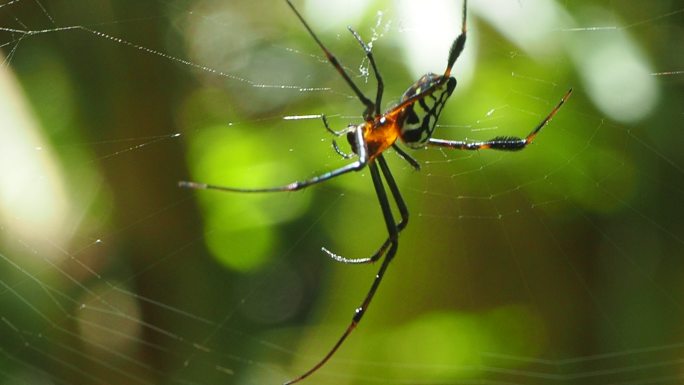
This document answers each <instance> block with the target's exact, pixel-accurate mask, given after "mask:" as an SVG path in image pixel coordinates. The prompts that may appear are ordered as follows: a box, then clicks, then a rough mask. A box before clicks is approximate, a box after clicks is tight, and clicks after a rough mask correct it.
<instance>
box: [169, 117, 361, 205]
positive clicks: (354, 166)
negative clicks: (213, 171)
mask: <svg viewBox="0 0 684 385" xmlns="http://www.w3.org/2000/svg"><path fill="white" fill-rule="evenodd" d="M350 133H351V134H352V135H353V137H354V140H356V143H358V145H357V146H356V152H357V155H358V156H359V159H358V160H357V161H356V162H353V163H350V164H348V165H346V166H342V167H340V168H337V169H335V170H332V171H329V172H326V173H325V174H321V175H317V176H315V177H313V178H310V179H306V180H302V181H295V182H292V183H288V184H286V185H282V186H275V187H262V188H242V187H228V186H219V185H212V184H207V183H198V182H189V181H180V182H178V186H179V187H182V188H189V189H195V190H219V191H228V192H238V193H265V192H285V191H297V190H301V189H303V188H307V187H309V186H312V185H315V184H318V183H321V182H325V181H327V180H330V179H332V178H335V177H338V176H340V175H344V174H346V173H348V172H350V171H359V170H361V169H363V168H364V167H366V165H367V164H368V161H369V159H370V158H369V154H368V147H367V145H366V140H365V139H364V137H363V129H361V127H360V126H359V127H356V128H355V129H354V130H353V131H350Z"/></svg>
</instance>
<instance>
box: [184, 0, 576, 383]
mask: <svg viewBox="0 0 684 385" xmlns="http://www.w3.org/2000/svg"><path fill="white" fill-rule="evenodd" d="M286 1H287V4H288V5H289V6H290V8H291V9H292V11H293V12H294V13H295V15H296V16H297V18H299V20H300V21H301V23H302V24H303V25H304V27H305V28H306V30H307V31H308V32H309V34H310V35H311V37H312V38H313V39H314V40H315V41H316V43H317V44H318V46H319V47H320V48H321V50H323V52H324V53H325V56H326V57H327V59H328V61H329V62H330V63H331V64H332V65H333V67H334V68H335V70H336V71H337V72H338V73H339V74H340V75H341V76H342V78H343V79H344V81H345V82H346V83H347V85H348V86H349V87H350V88H351V90H352V91H353V92H354V94H355V95H356V97H357V98H358V99H359V101H360V102H361V103H362V104H363V105H364V107H365V108H364V110H363V114H362V117H363V123H361V124H358V125H349V126H348V127H347V128H346V129H344V130H341V131H335V130H333V129H331V128H330V126H329V125H328V120H327V119H326V117H325V115H321V119H322V120H323V125H324V126H325V128H326V129H327V130H328V131H329V132H330V133H332V134H334V135H335V136H338V137H339V136H343V135H346V136H347V140H348V141H349V144H350V145H351V148H352V151H353V154H345V153H344V152H342V151H341V150H340V149H339V148H338V147H337V143H336V142H335V141H334V140H333V145H334V148H335V151H337V153H338V154H340V155H341V156H343V157H344V158H347V159H348V158H352V157H354V156H356V157H358V159H357V160H356V161H354V162H352V163H349V164H347V165H346V166H343V167H340V168H337V169H335V170H332V171H329V172H326V173H324V174H321V175H318V176H315V177H313V178H310V179H306V180H302V181H295V182H292V183H289V184H286V185H281V186H275V187H264V188H240V187H225V186H216V185H209V184H205V183H195V182H180V183H179V185H180V186H181V187H187V188H194V189H213V190H222V191H232V192H242V193H259V192H278V191H296V190H300V189H303V188H306V187H309V186H312V185H314V184H317V183H321V182H325V181H327V180H329V179H332V178H335V177H338V176H340V175H343V174H347V173H349V172H352V171H359V170H362V169H364V168H365V167H368V169H369V170H370V175H371V178H372V181H373V187H374V188H375V194H376V195H377V197H378V202H379V204H380V209H381V210H382V216H383V218H384V220H385V225H386V226H387V233H388V237H387V239H386V240H385V242H384V243H383V244H382V245H381V246H380V247H379V248H378V249H377V250H376V251H375V253H373V254H372V255H371V256H370V257H368V258H358V259H349V258H344V257H342V256H339V255H337V254H334V253H332V252H330V251H328V250H327V249H325V248H323V251H325V252H326V253H327V254H328V255H329V256H330V257H331V258H333V259H334V260H336V261H338V262H342V263H349V264H363V263H373V262H376V261H379V260H381V259H382V262H381V264H380V268H379V270H378V273H377V274H376V275H375V278H374V280H373V283H372V284H371V287H370V289H369V290H368V293H367V294H366V296H365V297H364V299H363V301H362V302H361V305H360V306H359V307H358V308H356V310H355V311H354V315H353V316H352V320H351V322H350V323H349V326H348V327H347V329H346V330H345V331H344V332H343V333H342V336H340V337H339V338H338V340H337V343H335V345H333V347H332V349H330V351H328V353H327V354H326V355H325V356H324V357H323V358H322V359H321V360H320V361H319V362H318V363H317V364H316V365H314V366H313V367H312V368H311V369H309V370H308V371H306V372H304V373H303V374H301V375H299V376H298V377H296V378H294V379H292V380H290V381H288V382H286V383H285V385H289V384H293V383H295V382H298V381H300V380H302V379H304V378H306V377H308V376H309V375H311V374H312V373H314V372H315V371H316V370H318V369H319V368H320V367H322V366H323V365H324V364H325V363H326V362H327V361H328V360H329V359H330V357H332V355H333V354H335V352H336V351H337V349H338V348H339V347H340V346H341V345H342V343H343V342H344V340H345V339H346V338H347V337H348V336H349V334H350V333H351V332H352V330H354V328H356V325H358V323H359V322H360V321H361V319H362V318H363V315H364V314H365V313H366V310H367V309H368V306H369V305H370V302H371V300H372V299H373V297H374V296H375V292H376V290H377V289H378V287H379V286H380V282H382V279H383V277H384V276H385V271H386V270H387V267H388V266H389V264H390V262H391V261H392V259H393V258H394V256H395V254H396V252H397V249H398V247H399V233H400V232H401V231H402V230H403V229H404V228H405V227H406V224H407V223H408V218H409V212H408V207H407V206H406V203H405V202H404V199H403V198H402V197H401V193H400V191H399V187H398V186H397V184H396V182H395V181H394V177H393V176H392V172H391V171H390V169H389V166H388V164H387V162H386V161H385V158H384V151H385V150H387V149H389V148H390V147H392V148H393V149H394V151H395V152H396V153H397V154H399V156H401V157H402V158H403V159H404V160H406V161H407V162H408V163H409V164H410V165H411V166H412V167H413V168H415V169H416V170H417V169H420V165H419V163H418V161H416V160H415V159H413V158H412V157H411V156H410V155H409V154H407V153H406V152H405V151H404V150H403V149H402V148H401V147H400V146H399V145H397V139H399V138H401V139H402V142H404V143H405V144H406V145H407V146H409V147H411V148H419V147H426V146H436V147H446V148H451V149H457V150H480V149H494V150H504V151H515V150H521V149H523V148H525V147H526V146H527V145H528V144H530V143H531V142H532V141H533V140H534V138H535V137H536V135H537V133H539V131H540V130H541V129H542V128H544V126H546V125H547V124H548V123H549V121H551V119H552V118H553V117H554V116H555V115H556V112H558V110H559V109H560V107H561V106H562V105H563V103H565V101H566V100H567V98H568V97H570V94H571V93H572V89H570V90H569V91H568V92H566V93H565V95H564V96H563V98H562V99H561V100H560V102H559V103H558V104H557V105H556V106H555V108H553V110H551V112H550V113H549V114H548V115H546V117H545V118H544V119H543V120H542V121H541V122H540V123H539V124H538V125H537V126H536V127H535V128H534V129H532V131H531V132H530V133H529V134H527V136H526V137H524V138H518V137H514V136H499V137H495V138H493V139H490V140H486V141H482V142H472V141H466V140H444V139H436V138H433V137H432V134H433V133H434V130H435V127H437V120H438V119H439V115H440V114H441V112H442V109H443V108H444V104H445V103H446V101H447V99H448V98H449V96H451V94H452V92H454V88H456V79H455V78H453V77H452V76H451V69H452V67H453V66H454V63H455V62H456V59H458V57H459V55H460V54H461V52H463V48H464V46H465V41H466V10H467V0H463V19H462V20H463V21H462V24H461V33H460V34H459V35H458V36H457V37H456V39H455V40H454V42H453V43H452V45H451V49H450V50H449V56H448V59H447V66H446V69H445V70H444V73H443V74H442V75H436V74H432V73H429V74H427V75H424V76H423V77H421V78H420V79H419V80H418V81H417V82H415V83H414V84H413V85H412V86H411V87H409V89H408V90H406V92H404V95H403V96H402V98H401V100H400V101H399V103H398V104H396V105H395V106H393V107H392V108H390V109H389V110H387V111H385V112H384V113H381V111H380V105H381V101H382V94H383V90H384V84H383V81H382V77H381V76H380V72H379V71H378V68H377V66H376V64H375V58H374V57H373V54H372V52H371V50H370V47H369V46H368V45H367V44H366V43H365V42H364V41H363V40H362V39H361V36H360V35H359V34H358V33H356V32H355V31H354V30H353V29H351V28H349V31H350V32H351V33H352V34H353V35H354V37H355V38H356V40H357V41H358V43H359V44H360V45H361V48H363V50H364V52H365V54H366V58H367V59H368V62H369V63H370V65H371V68H372V69H373V73H374V74H375V78H376V80H377V82H378V89H377V93H376V95H375V100H374V101H371V100H370V99H369V98H368V97H366V96H365V95H364V94H363V92H361V90H360V89H359V88H358V87H357V86H356V84H354V82H353V81H352V79H351V77H350V76H349V74H348V73H347V71H346V70H345V69H344V67H343V66H342V65H341V64H340V62H339V61H338V60H337V58H335V56H333V54H332V53H331V52H330V51H329V50H328V49H327V48H326V47H325V46H324V45H323V43H322V42H321V41H320V40H319V39H318V36H316V34H315V33H314V32H313V31H312V30H311V27H309V25H308V24H307V22H306V21H305V20H304V18H303V17H302V15H301V14H299V12H298V11H297V9H296V8H295V7H294V6H293V5H292V3H291V2H290V0H286ZM383 179H384V183H383ZM385 185H387V187H389V192H390V194H391V197H392V199H393V200H394V203H395V205H396V208H397V209H398V211H399V214H400V215H401V220H400V221H398V222H397V221H395V218H394V213H393V210H392V208H391V207H390V200H389V195H388V194H387V190H386V189H385ZM383 257H384V259H383Z"/></svg>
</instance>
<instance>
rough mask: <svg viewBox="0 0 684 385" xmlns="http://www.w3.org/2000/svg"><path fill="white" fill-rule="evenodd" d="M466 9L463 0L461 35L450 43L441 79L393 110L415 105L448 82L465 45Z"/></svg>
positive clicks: (465, 0)
mask: <svg viewBox="0 0 684 385" xmlns="http://www.w3.org/2000/svg"><path fill="white" fill-rule="evenodd" d="M467 9H468V0H463V16H462V21H461V33H460V34H459V35H458V36H457V37H456V39H455V40H454V42H453V43H451V48H450V49H449V59H448V60H447V66H446V69H445V70H444V75H442V78H441V80H440V81H438V82H435V83H434V84H433V85H432V87H429V88H427V89H426V90H424V91H423V92H420V93H417V94H415V95H413V96H412V97H410V98H406V99H404V100H403V101H402V102H401V104H399V105H397V106H394V109H395V110H399V109H403V108H406V107H408V106H410V105H411V104H413V103H415V102H416V101H419V100H421V99H423V98H425V96H426V95H431V94H432V93H433V92H435V90H436V89H437V88H439V87H442V86H443V85H444V84H446V82H448V81H449V79H450V77H451V69H452V68H453V67H454V63H456V59H458V57H459V56H460V55H461V53H462V52H463V48H464V47H465V43H466V31H467V27H466V13H467Z"/></svg>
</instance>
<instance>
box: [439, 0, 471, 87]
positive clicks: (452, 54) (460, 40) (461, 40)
mask: <svg viewBox="0 0 684 385" xmlns="http://www.w3.org/2000/svg"><path fill="white" fill-rule="evenodd" d="M467 8H468V0H463V16H462V18H463V19H462V21H461V34H460V35H458V37H456V40H454V42H453V43H452V44H451V48H450V49H449V60H448V61H447V67H446V70H444V79H448V78H449V76H450V75H451V68H452V67H453V66H454V63H456V59H458V57H459V56H460V55H461V52H463V47H465V42H466V29H467V28H466V11H467Z"/></svg>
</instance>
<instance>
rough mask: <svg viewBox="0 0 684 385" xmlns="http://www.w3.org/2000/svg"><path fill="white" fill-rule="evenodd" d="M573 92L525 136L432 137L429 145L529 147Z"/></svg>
mask: <svg viewBox="0 0 684 385" xmlns="http://www.w3.org/2000/svg"><path fill="white" fill-rule="evenodd" d="M571 94H572V88H571V89H569V90H568V92H566V93H565V95H563V98H561V100H560V102H558V104H557V105H556V107H554V108H553V110H551V112H550V113H549V114H548V115H547V116H546V117H545V118H544V119H543V120H542V121H541V122H540V123H539V124H538V125H537V126H536V127H535V128H534V129H533V130H532V131H531V132H530V133H529V134H528V135H527V136H526V137H524V138H518V137H515V136H498V137H496V138H494V139H490V140H487V141H484V142H468V141H464V140H444V139H435V138H430V140H428V145H430V146H437V147H448V148H453V149H457V150H483V149H492V150H503V151H518V150H522V149H523V148H525V147H527V145H528V144H530V143H532V141H533V140H534V138H535V137H536V136H537V134H538V133H539V131H540V130H541V129H542V128H544V127H545V126H546V125H547V124H549V122H550V121H551V119H553V117H554V116H555V115H556V113H557V112H558V110H559V109H560V108H561V107H562V106H563V104H564V103H565V101H566V100H568V98H569V97H570V95H571Z"/></svg>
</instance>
